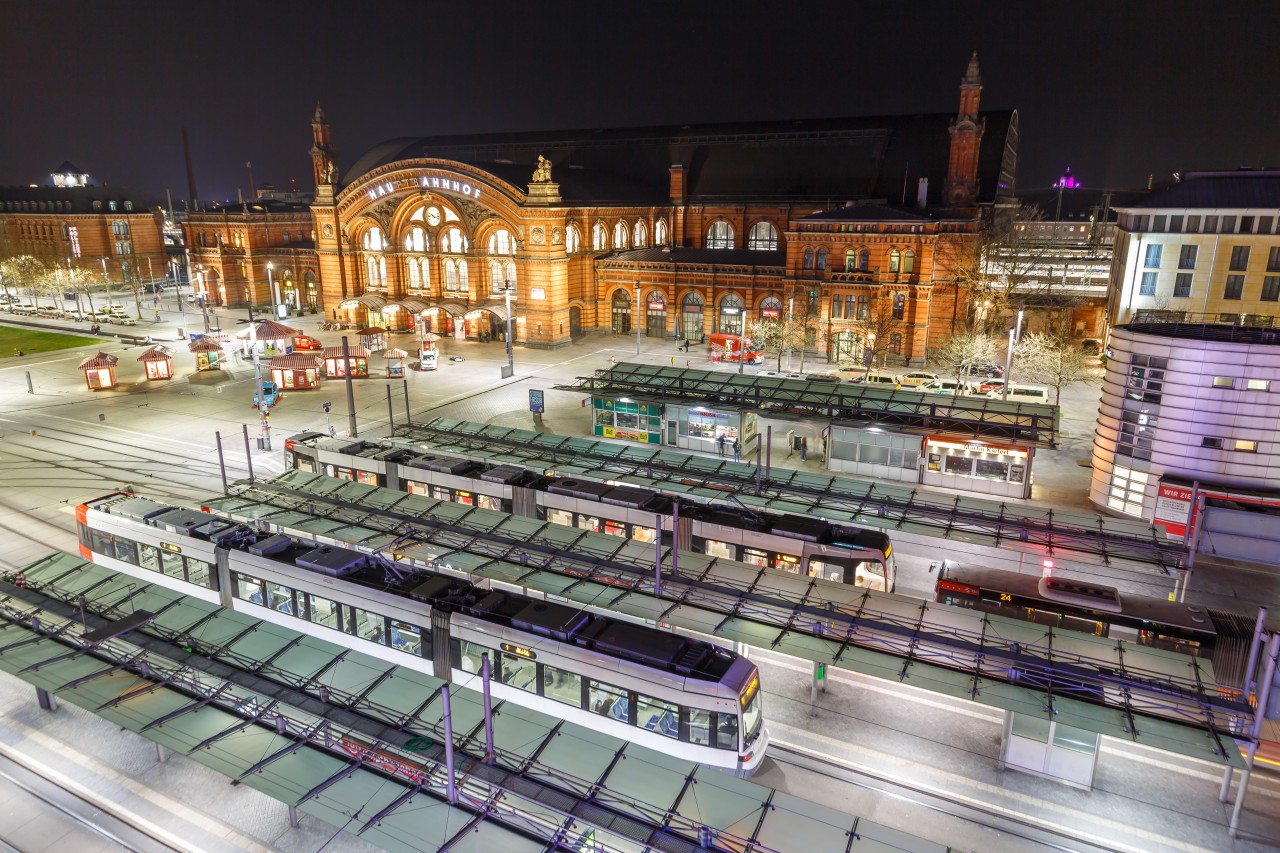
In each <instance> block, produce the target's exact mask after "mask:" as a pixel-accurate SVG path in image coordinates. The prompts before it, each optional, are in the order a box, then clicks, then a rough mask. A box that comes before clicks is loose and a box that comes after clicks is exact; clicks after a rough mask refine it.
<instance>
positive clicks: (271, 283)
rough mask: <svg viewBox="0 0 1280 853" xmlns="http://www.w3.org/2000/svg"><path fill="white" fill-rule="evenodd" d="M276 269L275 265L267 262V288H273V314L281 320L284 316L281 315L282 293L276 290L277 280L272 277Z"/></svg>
mask: <svg viewBox="0 0 1280 853" xmlns="http://www.w3.org/2000/svg"><path fill="white" fill-rule="evenodd" d="M275 268H276V265H275V264H273V263H272V262H271V261H267V286H268V287H269V288H271V313H272V314H274V315H275V316H276V318H277V319H279V318H280V317H281V316H282V315H281V313H280V291H278V290H276V280H275V278H274V276H273V275H272V271H273V270H274V269H275Z"/></svg>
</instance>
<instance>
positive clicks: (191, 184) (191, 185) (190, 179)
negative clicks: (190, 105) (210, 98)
mask: <svg viewBox="0 0 1280 853" xmlns="http://www.w3.org/2000/svg"><path fill="white" fill-rule="evenodd" d="M182 155H183V158H184V159H185V160H186V161H187V195H189V196H190V197H191V209H192V210H199V209H200V194H199V193H197V192H196V170H195V168H194V167H193V166H192V165H191V140H190V139H188V138H187V129H186V128H185V127H184V128H183V129H182Z"/></svg>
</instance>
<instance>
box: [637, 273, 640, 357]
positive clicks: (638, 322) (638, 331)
mask: <svg viewBox="0 0 1280 853" xmlns="http://www.w3.org/2000/svg"><path fill="white" fill-rule="evenodd" d="M636 355H640V282H638V281H637V282H636Z"/></svg>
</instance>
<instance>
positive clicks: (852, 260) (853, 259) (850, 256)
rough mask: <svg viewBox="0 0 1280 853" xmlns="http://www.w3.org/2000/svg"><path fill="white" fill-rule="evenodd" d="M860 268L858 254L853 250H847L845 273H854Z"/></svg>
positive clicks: (845, 254)
mask: <svg viewBox="0 0 1280 853" xmlns="http://www.w3.org/2000/svg"><path fill="white" fill-rule="evenodd" d="M857 268H858V253H857V252H855V251H854V250H853V249H845V252H844V271H845V272H853V271H854V270H856V269H857Z"/></svg>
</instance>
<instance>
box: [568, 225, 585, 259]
mask: <svg viewBox="0 0 1280 853" xmlns="http://www.w3.org/2000/svg"><path fill="white" fill-rule="evenodd" d="M581 246H582V235H581V234H579V233H578V226H576V225H570V226H569V227H568V228H567V229H565V232H564V250H565V251H566V252H568V253H569V254H573V253H574V252H576V251H578V249H579V247H581Z"/></svg>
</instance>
